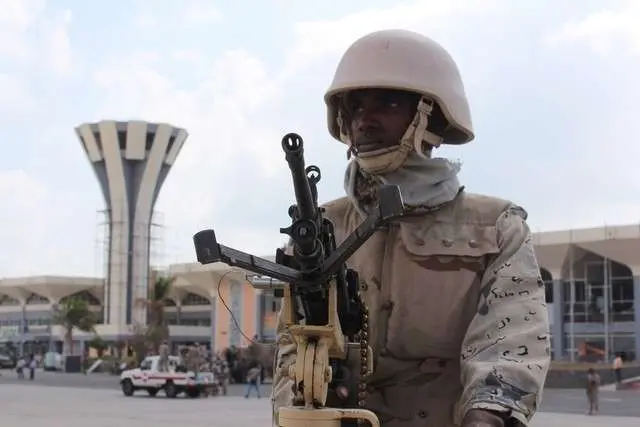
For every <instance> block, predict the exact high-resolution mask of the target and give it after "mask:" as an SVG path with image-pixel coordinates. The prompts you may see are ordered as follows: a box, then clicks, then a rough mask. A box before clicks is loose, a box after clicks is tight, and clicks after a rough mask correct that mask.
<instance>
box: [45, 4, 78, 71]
mask: <svg viewBox="0 0 640 427" xmlns="http://www.w3.org/2000/svg"><path fill="white" fill-rule="evenodd" d="M72 17H73V14H72V13H71V11H70V10H68V9H67V10H65V11H64V12H62V13H60V14H59V16H58V17H57V18H56V19H54V20H53V22H51V23H50V24H48V25H47V26H46V27H45V28H46V31H45V33H46V34H47V35H46V37H45V45H46V47H45V49H46V54H47V57H48V58H49V63H50V65H51V68H52V69H53V71H54V72H56V73H58V74H61V75H67V74H69V73H71V72H72V71H73V68H74V63H73V52H72V49H71V41H70V39H69V34H68V31H69V26H70V24H71V21H72ZM47 27H48V28H47Z"/></svg>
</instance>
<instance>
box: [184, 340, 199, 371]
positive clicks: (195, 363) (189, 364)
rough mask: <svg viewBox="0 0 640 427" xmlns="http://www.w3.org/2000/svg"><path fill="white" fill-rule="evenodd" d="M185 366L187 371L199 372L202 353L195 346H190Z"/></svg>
mask: <svg viewBox="0 0 640 427" xmlns="http://www.w3.org/2000/svg"><path fill="white" fill-rule="evenodd" d="M185 365H186V368H187V371H193V372H198V369H199V368H200V352H199V351H198V350H197V348H196V347H195V346H193V345H190V346H189V348H188V349H187V355H186V357H185Z"/></svg>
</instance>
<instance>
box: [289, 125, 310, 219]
mask: <svg viewBox="0 0 640 427" xmlns="http://www.w3.org/2000/svg"><path fill="white" fill-rule="evenodd" d="M282 149H283V150H284V152H285V158H286V160H287V163H288V164H289V169H290V170H291V178H292V179H293V188H294V191H295V194H296V204H297V205H298V215H299V216H300V219H307V220H311V221H313V220H315V216H316V206H315V201H314V200H313V194H312V192H311V187H310V186H309V180H308V178H307V172H306V169H305V164H304V143H303V141H302V137H301V136H300V135H298V134H296V133H288V134H286V135H285V136H284V137H283V138H282Z"/></svg>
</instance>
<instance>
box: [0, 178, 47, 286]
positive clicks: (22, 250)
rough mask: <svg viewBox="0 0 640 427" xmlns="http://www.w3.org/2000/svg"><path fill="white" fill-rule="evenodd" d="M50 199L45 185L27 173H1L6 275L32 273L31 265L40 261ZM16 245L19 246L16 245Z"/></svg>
mask: <svg viewBox="0 0 640 427" xmlns="http://www.w3.org/2000/svg"><path fill="white" fill-rule="evenodd" d="M46 196H47V191H46V189H45V187H44V186H43V185H42V183H40V182H38V181H37V180H35V179H34V178H32V177H31V176H29V175H27V173H25V172H24V171H22V170H8V171H0V200H2V209H0V224H2V225H3V226H2V227H0V241H1V242H3V244H2V245H0V259H1V260H3V262H2V276H5V277H6V276H12V275H16V274H23V273H24V272H25V271H30V270H31V267H30V264H33V263H34V260H35V259H37V258H38V255H39V252H38V243H39V240H40V237H41V236H42V233H43V232H44V231H45V226H46V211H43V208H44V207H45V206H46V203H45V200H46ZM17 219H19V220H17ZM6 225H10V226H6ZM15 242H19V246H18V247H15V246H13V243H15Z"/></svg>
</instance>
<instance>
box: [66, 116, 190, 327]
mask: <svg viewBox="0 0 640 427" xmlns="http://www.w3.org/2000/svg"><path fill="white" fill-rule="evenodd" d="M76 134H77V135H78V137H79V138H80V141H81V142H82V145H83V147H84V149H85V152H86V154H87V157H88V158H89V161H90V162H91V163H92V165H93V169H94V171H95V173H96V177H97V178H98V181H99V182H100V186H101V188H102V193H103V195H104V199H105V204H106V208H107V217H108V230H109V239H108V242H109V243H108V249H107V271H106V283H105V295H104V321H105V323H107V324H112V325H118V326H120V327H125V326H127V325H131V324H146V321H147V313H146V308H145V305H144V304H143V303H142V302H143V301H145V300H147V299H149V298H150V297H151V295H149V285H150V284H149V267H150V266H149V254H150V243H151V239H150V237H151V220H152V214H153V208H154V206H155V202H156V200H157V198H158V195H159V193H160V189H161V188H162V184H163V182H164V180H165V178H166V177H167V174H168V173H169V170H170V169H171V166H172V165H173V163H174V162H175V160H176V158H177V156H178V153H179V152H180V150H181V148H182V146H183V145H184V142H185V141H186V139H187V136H188V134H187V132H186V131H185V130H184V129H180V128H176V127H173V126H171V125H168V124H156V123H148V122H143V121H129V122H117V121H101V122H98V123H85V124H82V125H80V126H78V127H77V128H76Z"/></svg>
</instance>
